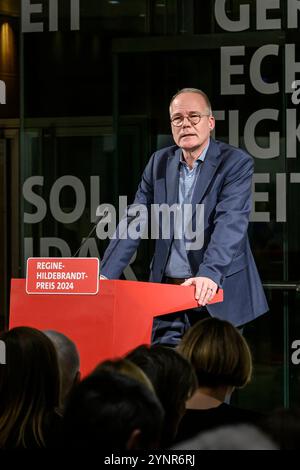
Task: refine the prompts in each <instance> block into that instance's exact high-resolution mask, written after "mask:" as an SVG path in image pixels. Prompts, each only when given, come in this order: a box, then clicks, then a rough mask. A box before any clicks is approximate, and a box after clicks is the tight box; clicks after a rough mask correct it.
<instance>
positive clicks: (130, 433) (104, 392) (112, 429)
mask: <svg viewBox="0 0 300 470" xmlns="http://www.w3.org/2000/svg"><path fill="white" fill-rule="evenodd" d="M163 415H164V412H163V409H162V406H161V404H160V402H159V400H158V398H157V397H156V395H155V394H154V393H153V392H152V391H151V390H149V389H148V387H147V386H146V385H144V384H143V383H141V382H138V381H137V380H135V379H133V378H132V377H129V376H127V375H125V374H123V373H119V372H116V371H114V370H109V369H108V368H107V369H106V368H103V369H101V368H99V369H97V370H96V371H94V372H93V373H92V374H91V375H90V376H88V377H87V378H86V379H84V380H83V381H82V382H81V383H80V384H79V385H78V386H77V387H75V389H74V390H73V391H72V393H71V395H70V397H69V400H68V404H67V406H66V409H65V415H64V434H65V446H66V447H67V448H72V449H78V448H80V449H88V448H93V449H94V448H97V449H100V450H101V449H102V450H105V451H106V452H107V451H109V450H115V451H117V450H119V451H120V450H123V451H124V450H133V449H135V450H138V449H150V448H154V447H157V446H158V445H159V442H160V433H161V427H162V423H163Z"/></svg>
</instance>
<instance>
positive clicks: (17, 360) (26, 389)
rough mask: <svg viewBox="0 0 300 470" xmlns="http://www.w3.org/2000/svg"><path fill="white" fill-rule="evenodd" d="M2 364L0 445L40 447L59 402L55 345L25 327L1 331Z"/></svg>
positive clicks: (0, 382) (39, 333) (44, 440)
mask: <svg viewBox="0 0 300 470" xmlns="http://www.w3.org/2000/svg"><path fill="white" fill-rule="evenodd" d="M0 339H1V340H2V341H4V342H5V346H6V365H2V366H0V448H25V447H44V446H45V445H47V442H46V440H47V439H46V437H47V429H46V428H47V424H49V420H51V417H52V415H53V414H54V410H55V408H56V407H57V406H58V404H59V369H58V362H57V355H56V351H55V347H54V345H53V344H52V342H51V341H50V339H49V338H47V336H46V335H44V334H43V333H42V332H41V331H38V330H36V329H34V328H29V327H18V328H13V329H11V330H10V331H8V332H5V333H1V334H0Z"/></svg>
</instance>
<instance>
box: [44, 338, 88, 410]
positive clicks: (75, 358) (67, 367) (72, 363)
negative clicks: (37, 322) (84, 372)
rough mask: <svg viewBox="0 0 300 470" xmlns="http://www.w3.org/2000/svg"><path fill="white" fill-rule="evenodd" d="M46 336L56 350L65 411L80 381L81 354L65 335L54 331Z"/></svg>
mask: <svg viewBox="0 0 300 470" xmlns="http://www.w3.org/2000/svg"><path fill="white" fill-rule="evenodd" d="M44 334H45V335H46V336H48V338H49V339H50V340H51V341H52V343H53V344H54V346H55V349H56V353H57V358H58V365H59V372H60V408H61V409H63V408H64V406H65V402H66V399H67V397H68V395H69V393H70V392H71V390H72V388H73V387H74V385H76V384H77V383H78V382H79V381H80V358H79V353H78V350H77V347H76V345H75V344H74V343H73V341H71V340H70V338H68V337H67V336H65V335H64V334H62V333H60V332H58V331H53V330H46V331H44Z"/></svg>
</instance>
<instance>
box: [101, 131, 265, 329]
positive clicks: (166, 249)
mask: <svg viewBox="0 0 300 470" xmlns="http://www.w3.org/2000/svg"><path fill="white" fill-rule="evenodd" d="M180 155H181V149H180V148H178V147H177V146H172V147H168V148H164V149H161V150H159V151H157V152H155V153H154V154H153V155H152V157H151V159H150V160H149V162H148V164H147V166H146V169H145V171H144V173H143V176H142V180H141V183H140V185H139V187H138V190H137V193H136V196H135V201H134V204H144V205H147V206H148V207H149V206H150V205H151V204H153V203H154V204H168V205H169V206H171V205H173V204H176V203H177V201H178V184H179V171H178V164H179V159H180ZM252 174H253V159H252V157H251V156H250V155H248V154H247V153H246V152H244V151H242V150H240V149H237V148H235V147H232V146H230V145H228V144H225V143H223V142H219V141H216V140H213V139H211V140H210V145H209V148H208V151H207V154H206V157H205V160H204V163H203V164H202V167H201V172H200V174H199V176H198V179H197V181H196V185H195V189H194V192H193V199H192V205H193V224H194V226H195V223H196V220H194V219H195V207H196V204H200V203H201V204H204V243H203V246H202V248H200V249H197V250H190V251H188V252H187V256H188V260H189V263H190V266H191V271H192V273H193V276H205V277H209V278H211V279H212V280H213V281H215V282H216V283H217V284H218V285H219V286H220V287H222V288H223V289H224V302H223V303H217V304H213V305H208V306H207V309H208V311H209V313H210V314H211V315H212V316H216V317H219V318H222V319H225V320H229V321H230V322H231V323H233V324H234V325H236V326H238V325H242V324H244V323H247V322H249V321H251V320H253V319H254V318H256V317H257V316H259V315H261V314H263V313H265V312H266V311H267V310H268V305H267V302H266V298H265V294H264V291H263V288H262V284H261V280H260V278H259V274H258V272H257V269H256V266H255V262H254V259H253V255H252V252H251V249H250V245H249V240H248V235H247V228H248V221H249V215H250V211H251V206H252V194H251V190H252ZM172 239H173V233H172V228H171V233H170V237H169V238H168V239H162V238H160V239H158V240H157V241H156V247H155V253H154V257H153V260H152V262H151V266H150V281H152V282H161V280H162V277H163V275H164V270H165V267H166V263H167V260H168V256H169V253H170V247H171V243H172ZM138 244H139V240H132V239H127V240H121V239H119V238H118V237H117V238H116V239H115V240H111V242H110V244H109V246H108V248H107V250H106V252H105V254H104V258H103V261H102V268H101V272H102V274H103V275H105V276H107V277H108V278H109V279H115V278H118V277H120V275H121V273H122V272H123V270H124V268H125V267H126V266H127V265H128V263H129V261H130V259H131V257H132V255H133V254H134V252H135V250H136V249H137V246H138Z"/></svg>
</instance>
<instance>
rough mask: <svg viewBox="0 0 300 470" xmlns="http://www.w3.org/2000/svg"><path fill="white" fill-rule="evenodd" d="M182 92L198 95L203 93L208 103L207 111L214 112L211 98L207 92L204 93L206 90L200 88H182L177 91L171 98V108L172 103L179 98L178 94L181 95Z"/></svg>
mask: <svg viewBox="0 0 300 470" xmlns="http://www.w3.org/2000/svg"><path fill="white" fill-rule="evenodd" d="M182 93H197V94H198V95H201V96H202V97H203V98H204V100H205V103H206V106H207V112H208V113H209V114H212V107H211V103H210V100H209V98H208V96H207V94H206V93H204V91H202V90H199V89H198V88H182V89H181V90H179V91H177V93H175V95H174V96H172V98H171V101H170V106H169V109H170V108H171V104H172V103H173V101H174V100H175V98H177V96H178V95H181V94H182Z"/></svg>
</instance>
